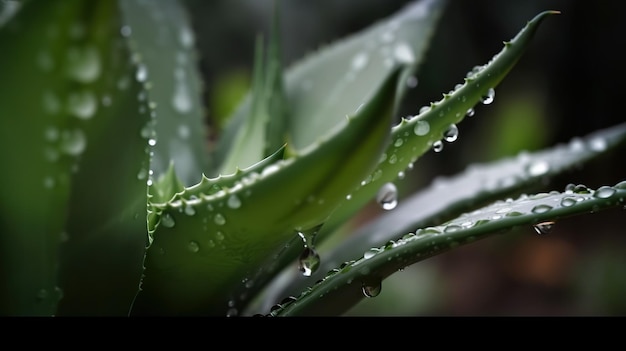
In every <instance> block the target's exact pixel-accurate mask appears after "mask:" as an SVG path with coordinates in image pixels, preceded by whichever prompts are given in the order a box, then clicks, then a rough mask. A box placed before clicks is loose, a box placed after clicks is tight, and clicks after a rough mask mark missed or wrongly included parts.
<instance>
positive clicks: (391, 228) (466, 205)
mask: <svg viewBox="0 0 626 351" xmlns="http://www.w3.org/2000/svg"><path fill="white" fill-rule="evenodd" d="M625 143H626V124H620V125H616V126H613V127H610V128H607V129H603V130H599V131H596V132H593V133H590V134H589V135H587V136H585V137H584V138H580V137H575V138H573V139H572V140H571V141H570V142H569V143H567V144H561V145H557V146H555V147H552V148H550V149H546V150H542V151H538V152H534V153H528V152H522V153H520V154H519V155H518V156H516V157H511V158H507V159H503V160H500V161H497V162H493V163H487V164H482V165H478V164H475V165H471V166H470V167H468V169H467V170H466V171H464V172H462V173H460V174H458V175H455V176H454V177H451V178H446V179H444V178H439V179H438V180H437V181H436V182H435V183H434V184H433V185H431V186H429V187H428V188H426V189H424V190H422V191H419V192H417V193H415V194H413V195H411V196H409V197H408V198H406V199H403V200H402V202H400V203H399V204H398V206H397V207H396V208H395V209H393V211H389V212H387V213H385V214H383V215H381V216H380V217H378V218H376V219H375V220H373V221H371V222H369V223H368V224H366V225H365V226H363V227H362V228H360V229H359V230H357V231H355V232H354V233H352V234H351V236H350V237H348V238H346V239H345V241H342V242H341V244H340V245H338V246H337V247H336V248H334V249H332V251H330V252H329V253H328V254H327V255H326V256H325V257H324V259H323V260H322V262H321V263H320V267H319V269H318V271H317V272H316V273H314V274H313V275H311V276H310V277H301V276H300V277H298V276H296V275H295V274H294V275H292V277H291V279H290V280H289V283H288V284H284V285H280V281H278V282H276V284H274V285H272V286H271V288H270V289H269V291H270V293H269V294H268V296H267V302H266V303H265V304H264V306H265V307H266V309H267V308H269V306H271V305H272V304H274V303H276V302H278V301H280V300H281V299H282V298H283V297H285V296H290V295H297V294H299V293H300V292H301V291H303V290H304V289H305V288H306V287H308V286H310V285H311V282H312V281H317V280H319V279H322V278H323V277H324V275H325V274H326V272H328V271H330V270H332V269H335V268H337V267H339V265H340V264H341V263H343V262H346V261H349V260H350V259H352V258H354V257H358V256H359V255H361V254H362V253H363V252H365V251H367V250H368V249H370V248H372V247H379V246H382V245H384V244H385V243H386V242H388V241H390V240H398V239H399V238H401V237H402V236H403V235H404V234H406V233H409V232H412V231H415V230H416V229H417V228H425V227H428V226H434V225H437V224H439V223H442V222H443V221H445V220H448V219H451V218H454V217H456V216H459V215H460V214H461V213H464V212H469V211H471V210H472V209H475V208H477V207H479V206H482V205H486V204H488V203H490V202H493V201H496V200H498V199H503V198H506V197H509V196H512V195H513V194H515V193H520V192H522V191H523V192H528V191H529V190H530V189H532V188H535V187H536V186H537V184H541V183H544V181H545V180H546V179H549V178H551V177H554V176H557V175H559V174H563V173H565V172H567V171H570V170H572V169H573V168H576V167H579V166H581V165H583V164H584V163H585V162H587V161H590V160H593V159H595V158H597V157H598V156H600V155H602V154H606V153H610V152H611V151H613V150H614V149H615V148H616V147H617V146H620V145H624V144H625ZM268 305H269V306H268Z"/></svg>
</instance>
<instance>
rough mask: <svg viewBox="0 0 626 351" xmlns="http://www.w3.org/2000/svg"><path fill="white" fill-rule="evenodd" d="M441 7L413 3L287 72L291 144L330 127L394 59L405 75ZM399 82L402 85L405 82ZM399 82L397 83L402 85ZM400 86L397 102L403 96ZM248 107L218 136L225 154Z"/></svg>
mask: <svg viewBox="0 0 626 351" xmlns="http://www.w3.org/2000/svg"><path fill="white" fill-rule="evenodd" d="M444 6H445V1H442V0H423V1H416V2H414V3H412V4H410V5H408V6H407V7H406V8H405V9H403V10H401V11H399V12H398V13H397V14H395V15H393V16H391V17H389V18H388V19H386V20H384V21H381V22H380V23H378V24H376V25H373V26H372V27H370V28H368V29H367V30H364V31H363V32H359V33H357V34H354V35H352V36H351V37H348V38H346V39H344V40H342V41H339V42H337V43H335V44H333V45H331V46H329V47H325V48H322V49H320V50H319V51H317V52H314V53H312V54H310V56H309V57H307V58H305V59H304V60H301V61H300V62H297V63H296V64H295V65H294V66H292V67H290V68H289V69H288V70H287V71H286V73H285V93H286V95H287V97H286V99H287V102H288V111H289V112H288V122H287V123H288V125H289V143H290V144H291V145H292V147H294V148H295V149H302V148H305V147H307V146H308V145H310V144H312V143H314V142H315V141H316V140H317V139H318V138H320V137H322V136H323V135H324V134H326V133H328V132H329V131H330V130H332V129H333V128H334V127H335V126H336V125H337V124H338V123H341V120H342V119H343V118H344V117H345V116H346V115H352V114H353V113H354V111H356V110H357V109H358V108H359V106H361V105H362V104H364V103H366V102H367V101H366V100H364V99H365V98H366V97H368V96H371V95H372V93H373V91H374V90H375V89H376V87H377V86H378V85H379V83H380V82H381V81H382V80H383V79H385V77H387V76H388V75H389V74H390V72H391V71H392V70H393V67H394V65H395V62H396V61H398V60H401V61H403V62H404V63H410V67H409V68H408V69H407V71H406V72H405V79H406V77H408V76H409V75H410V74H412V72H413V71H414V70H415V69H416V67H417V66H418V65H419V63H420V62H421V59H422V57H423V55H424V52H425V51H426V49H427V46H428V43H429V39H430V37H431V35H432V33H433V31H434V27H435V24H436V23H437V21H438V19H439V16H440V14H441V12H442V10H443V7H444ZM403 83H404V82H401V83H400V84H403ZM400 84H399V86H401V85H400ZM402 94H403V88H401V89H400V92H399V95H398V100H399V99H400V98H401V97H402ZM250 106H251V99H250V97H248V98H246V99H245V100H244V102H243V104H242V105H241V106H240V107H239V108H238V110H237V111H236V112H235V114H234V115H233V116H232V118H231V119H230V122H229V124H228V125H227V127H226V129H225V130H224V133H223V134H222V136H221V137H220V140H219V146H218V148H217V150H216V155H215V158H216V159H220V158H223V157H224V156H223V155H222V154H223V153H225V152H227V151H228V150H229V149H230V148H231V145H232V144H233V143H234V139H235V135H236V132H237V131H238V130H239V129H240V128H242V127H243V125H244V123H245V122H244V121H245V119H246V117H245V116H246V115H247V114H248V113H249V112H248V111H249V110H250Z"/></svg>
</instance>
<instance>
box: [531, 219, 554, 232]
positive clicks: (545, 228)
mask: <svg viewBox="0 0 626 351" xmlns="http://www.w3.org/2000/svg"><path fill="white" fill-rule="evenodd" d="M552 227H554V222H553V221H546V222H541V223H537V224H535V225H533V228H534V229H535V231H536V232H537V234H548V233H550V231H551V230H552Z"/></svg>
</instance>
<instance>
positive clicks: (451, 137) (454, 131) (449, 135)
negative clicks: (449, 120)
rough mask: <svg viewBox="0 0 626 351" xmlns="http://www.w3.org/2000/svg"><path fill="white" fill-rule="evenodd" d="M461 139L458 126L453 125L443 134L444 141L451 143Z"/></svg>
mask: <svg viewBox="0 0 626 351" xmlns="http://www.w3.org/2000/svg"><path fill="white" fill-rule="evenodd" d="M458 137H459V128H458V127H457V126H456V124H451V125H450V126H449V127H448V129H446V131H445V132H444V133H443V139H444V140H445V141H447V142H449V143H452V142H454V141H455V140H456V139H457V138H458Z"/></svg>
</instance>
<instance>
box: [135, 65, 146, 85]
mask: <svg viewBox="0 0 626 351" xmlns="http://www.w3.org/2000/svg"><path fill="white" fill-rule="evenodd" d="M135 79H137V81H138V82H140V83H142V82H145V81H146V80H147V79H148V68H147V67H146V65H144V64H139V65H138V66H137V72H136V73H135Z"/></svg>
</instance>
